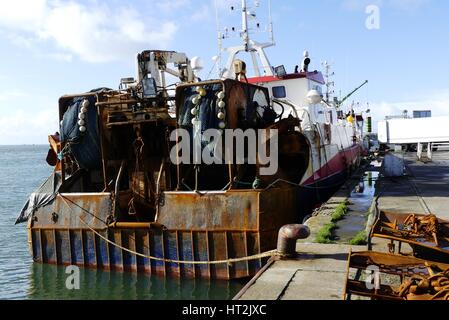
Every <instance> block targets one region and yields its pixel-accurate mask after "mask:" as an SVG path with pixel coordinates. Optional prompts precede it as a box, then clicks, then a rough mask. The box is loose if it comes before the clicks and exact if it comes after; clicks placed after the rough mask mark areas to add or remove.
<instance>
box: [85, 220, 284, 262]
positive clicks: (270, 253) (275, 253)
mask: <svg viewBox="0 0 449 320" xmlns="http://www.w3.org/2000/svg"><path fill="white" fill-rule="evenodd" d="M78 219H79V220H80V221H81V222H82V223H83V224H84V225H85V226H86V227H87V228H88V229H89V230H90V231H92V232H93V233H95V234H96V235H97V236H99V237H100V238H101V239H103V240H104V241H106V242H107V243H110V244H112V245H113V246H115V247H117V248H119V249H121V250H124V251H126V252H129V253H131V254H134V255H136V256H140V257H143V258H147V259H150V260H155V261H162V262H167V263H177V264H193V265H210V264H231V263H236V262H244V261H251V260H257V259H262V258H268V257H273V256H281V254H280V253H279V252H278V251H277V250H271V251H267V252H263V253H260V254H256V255H252V256H247V257H241V258H232V259H226V260H216V261H185V260H173V259H166V258H159V257H153V256H149V255H146V254H143V253H140V252H136V251H134V250H131V249H128V248H125V247H123V246H121V245H119V244H118V243H115V242H114V241H111V240H109V239H108V238H106V237H105V236H103V235H102V234H100V233H99V232H98V231H96V230H95V229H93V228H92V227H91V226H89V225H88V224H87V223H86V222H85V221H84V220H83V219H81V218H80V217H78Z"/></svg>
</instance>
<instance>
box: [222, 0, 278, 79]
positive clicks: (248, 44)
mask: <svg viewBox="0 0 449 320" xmlns="http://www.w3.org/2000/svg"><path fill="white" fill-rule="evenodd" d="M268 6H269V20H270V21H269V33H270V42H266V43H259V42H257V41H254V40H252V39H251V38H250V33H249V30H250V29H249V21H248V16H249V15H250V12H249V10H248V6H247V1H246V0H242V8H241V10H242V29H241V30H240V31H241V32H240V38H241V39H242V42H243V43H242V44H241V45H239V46H234V47H229V48H221V52H226V53H227V54H228V60H227V63H226V67H225V68H224V69H223V70H222V71H221V74H220V76H221V77H223V78H233V76H234V72H233V71H234V66H233V62H234V60H235V58H236V56H237V54H238V53H240V52H247V53H249V54H250V55H251V59H252V62H253V67H254V72H255V75H256V76H260V75H261V74H260V69H259V62H258V59H257V58H258V57H259V59H260V61H261V64H262V69H263V72H264V75H266V76H273V75H274V72H273V68H272V67H271V64H270V61H269V60H268V57H267V55H266V53H265V50H264V49H265V48H268V47H272V46H274V45H275V41H274V34H273V23H272V18H271V0H270V1H269V2H268ZM252 16H253V17H254V18H255V15H252ZM257 25H259V24H257ZM219 37H220V41H221V40H222V39H223V37H224V36H222V35H221V33H220V36H219ZM221 52H220V53H221Z"/></svg>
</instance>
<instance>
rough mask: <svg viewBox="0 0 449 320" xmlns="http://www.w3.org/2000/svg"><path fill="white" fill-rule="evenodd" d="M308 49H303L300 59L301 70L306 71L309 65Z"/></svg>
mask: <svg viewBox="0 0 449 320" xmlns="http://www.w3.org/2000/svg"><path fill="white" fill-rule="evenodd" d="M310 62H311V60H310V58H309V51H307V50H306V51H304V59H303V60H302V65H301V72H308V71H309V65H310Z"/></svg>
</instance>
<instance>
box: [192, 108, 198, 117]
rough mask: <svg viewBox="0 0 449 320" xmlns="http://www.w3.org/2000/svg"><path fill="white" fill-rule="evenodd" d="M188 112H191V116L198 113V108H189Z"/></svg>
mask: <svg viewBox="0 0 449 320" xmlns="http://www.w3.org/2000/svg"><path fill="white" fill-rule="evenodd" d="M190 113H191V114H192V116H196V115H197V114H198V109H197V108H193V109H192V110H190Z"/></svg>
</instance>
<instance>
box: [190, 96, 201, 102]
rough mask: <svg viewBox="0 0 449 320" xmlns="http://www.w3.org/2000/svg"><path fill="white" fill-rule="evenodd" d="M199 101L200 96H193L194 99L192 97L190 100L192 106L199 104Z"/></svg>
mask: <svg viewBox="0 0 449 320" xmlns="http://www.w3.org/2000/svg"><path fill="white" fill-rule="evenodd" d="M200 100H201V96H200V95H198V96H195V97H193V99H192V103H193V104H199V103H200Z"/></svg>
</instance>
